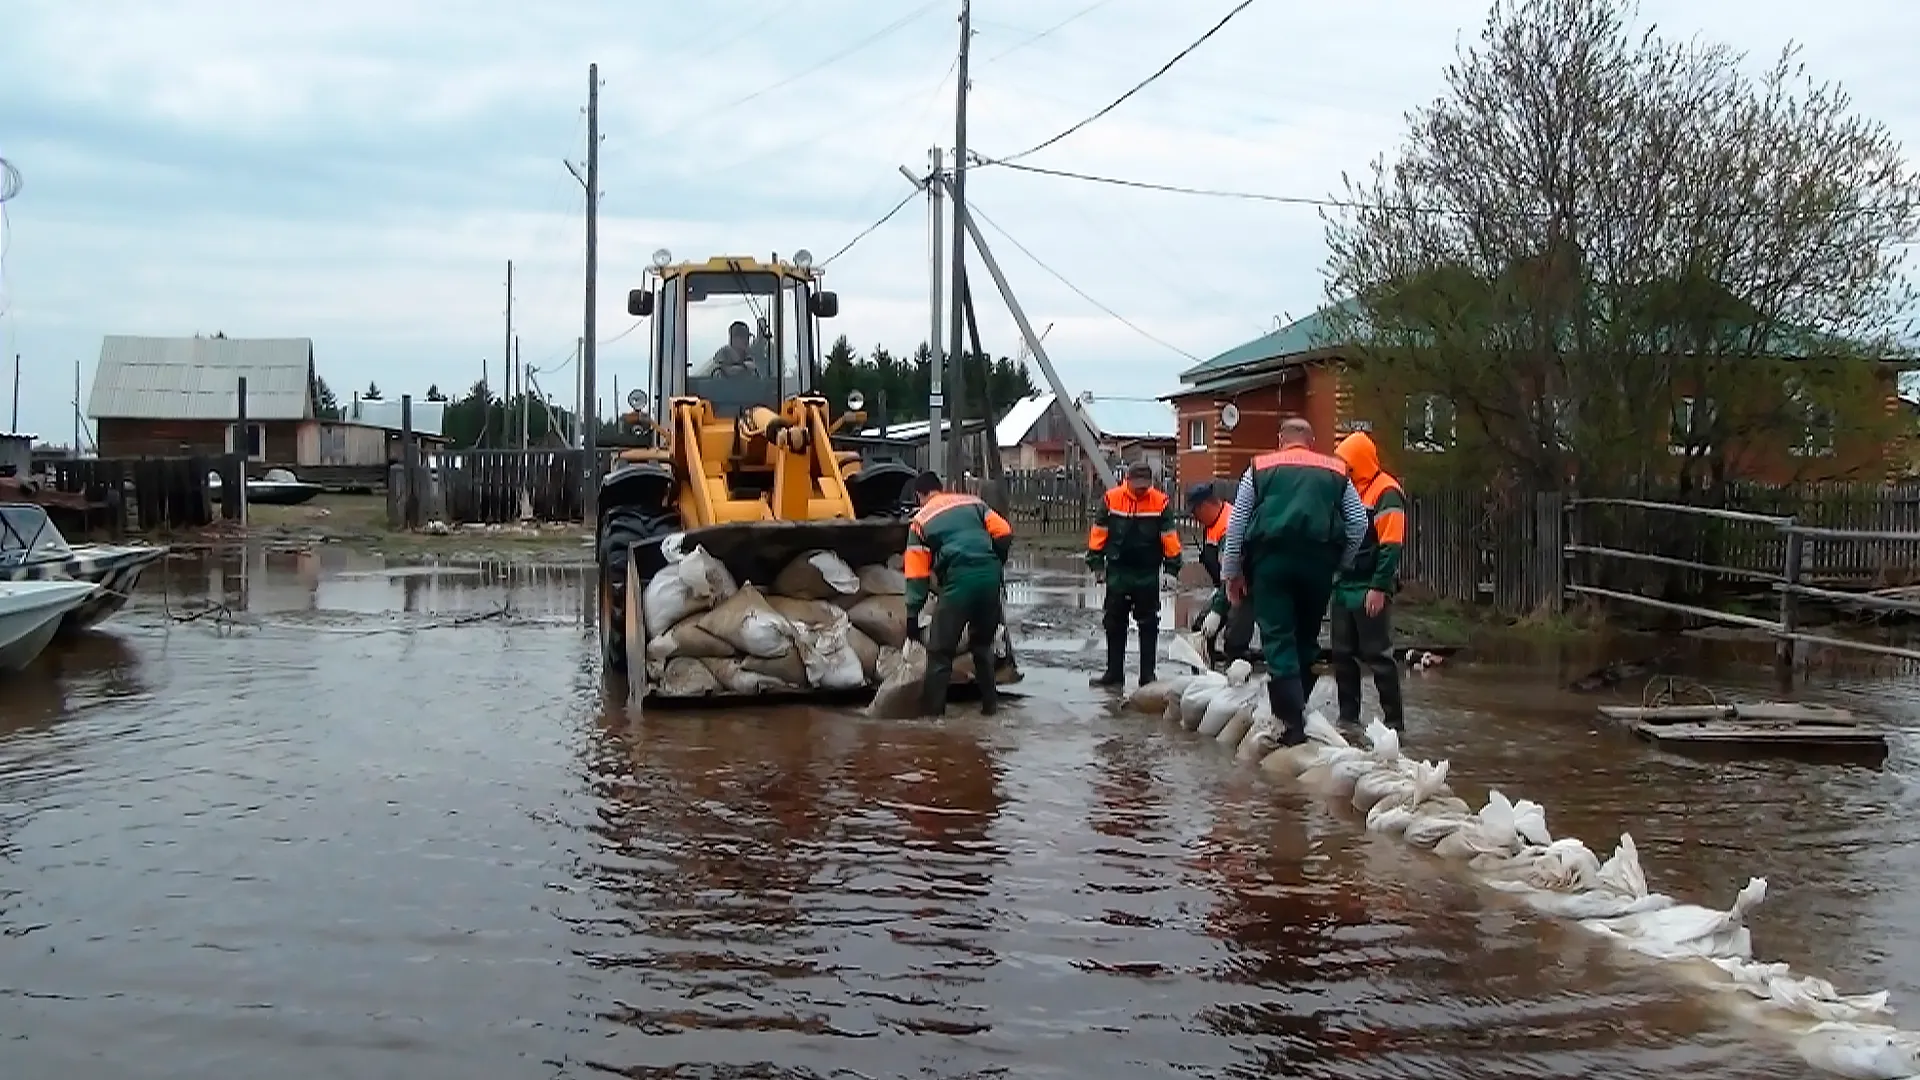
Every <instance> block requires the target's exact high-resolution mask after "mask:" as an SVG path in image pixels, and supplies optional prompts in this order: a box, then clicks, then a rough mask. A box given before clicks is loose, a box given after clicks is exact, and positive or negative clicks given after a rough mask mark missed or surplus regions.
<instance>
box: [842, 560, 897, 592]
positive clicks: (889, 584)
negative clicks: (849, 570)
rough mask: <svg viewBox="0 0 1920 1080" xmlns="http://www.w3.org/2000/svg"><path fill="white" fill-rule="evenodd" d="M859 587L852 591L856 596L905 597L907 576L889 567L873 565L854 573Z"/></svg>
mask: <svg viewBox="0 0 1920 1080" xmlns="http://www.w3.org/2000/svg"><path fill="white" fill-rule="evenodd" d="M855 576H856V577H857V578H858V579H859V582H860V587H859V588H858V589H856V590H854V593H855V595H857V596H905V595H906V593H907V575H906V574H904V573H902V572H901V571H899V570H896V569H894V568H893V567H891V566H884V565H882V564H880V563H874V564H872V565H870V566H863V567H861V568H860V569H859V570H857V571H855Z"/></svg>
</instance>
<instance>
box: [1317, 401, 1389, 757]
mask: <svg viewBox="0 0 1920 1080" xmlns="http://www.w3.org/2000/svg"><path fill="white" fill-rule="evenodd" d="M1333 452H1334V453H1335V454H1336V455H1337V456H1338V457H1339V458H1340V460H1342V461H1344V462H1346V463H1347V472H1348V475H1349V476H1351V477H1352V479H1353V486H1354V487H1355V488H1357V489H1359V492H1360V501H1361V502H1362V503H1364V504H1365V505H1366V508H1367V519H1368V527H1367V533H1366V537H1365V538H1364V539H1363V540H1362V541H1361V543H1360V553H1359V554H1358V555H1357V556H1355V557H1354V560H1353V566H1352V567H1350V568H1348V569H1346V570H1344V571H1342V572H1341V574H1340V577H1339V580H1338V581H1336V582H1335V584H1334V589H1333V604H1332V605H1331V610H1330V611H1329V613H1328V622H1329V623H1331V624H1332V625H1331V630H1332V633H1331V634H1330V637H1331V638H1332V644H1333V648H1332V649H1331V650H1330V651H1331V652H1332V654H1333V656H1332V659H1333V664H1332V667H1333V681H1334V685H1335V686H1337V687H1338V688H1339V690H1340V722H1341V723H1343V724H1350V725H1356V726H1357V725H1358V724H1359V723H1360V665H1362V664H1365V665H1366V666H1367V668H1368V669H1369V670H1370V671H1372V672H1373V686H1374V689H1375V690H1377V691H1379V693H1380V712H1381V714H1382V715H1381V719H1382V720H1384V721H1385V722H1386V725H1387V726H1388V727H1390V728H1392V729H1393V730H1395V731H1404V730H1406V720H1405V714H1404V710H1403V709H1402V708H1401V704H1400V669H1399V668H1398V667H1397V666H1395V664H1394V662H1393V626H1392V600H1393V594H1394V593H1396V592H1398V591H1399V589H1400V550H1401V546H1402V545H1403V544H1404V543H1405V542H1406V539H1407V503H1406V497H1405V494H1404V492H1402V491H1401V489H1400V481H1398V480H1395V479H1394V478H1393V476H1392V475H1391V474H1390V473H1388V472H1387V471H1386V470H1385V469H1382V468H1381V467H1380V451H1379V450H1378V449H1376V448H1375V447H1374V445H1373V440H1372V439H1371V438H1369V437H1368V436H1367V434H1366V433H1365V432H1363V431H1356V432H1354V433H1353V434H1351V435H1348V436H1347V437H1346V438H1344V439H1342V440H1340V445H1339V446H1336V447H1334V451H1333Z"/></svg>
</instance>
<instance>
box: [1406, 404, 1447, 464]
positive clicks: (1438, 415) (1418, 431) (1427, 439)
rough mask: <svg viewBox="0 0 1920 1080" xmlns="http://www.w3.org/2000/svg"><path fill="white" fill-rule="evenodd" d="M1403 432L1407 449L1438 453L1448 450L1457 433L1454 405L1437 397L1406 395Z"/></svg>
mask: <svg viewBox="0 0 1920 1080" xmlns="http://www.w3.org/2000/svg"><path fill="white" fill-rule="evenodd" d="M1405 431H1406V445H1407V449H1409V450H1418V451H1420V452H1421V453H1426V454H1438V453H1441V452H1442V451H1444V450H1446V449H1447V448H1448V447H1451V446H1452V445H1453V443H1454V439H1455V438H1456V436H1457V435H1458V434H1459V431H1458V428H1457V425H1456V424H1455V418H1454V408H1453V402H1451V401H1449V400H1447V398H1446V397H1444V396H1443V395H1440V394H1408V395H1407V423H1406V428H1405Z"/></svg>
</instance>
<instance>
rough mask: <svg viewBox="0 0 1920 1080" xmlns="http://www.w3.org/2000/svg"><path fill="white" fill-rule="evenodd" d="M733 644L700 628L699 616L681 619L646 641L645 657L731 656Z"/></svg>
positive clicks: (655, 658) (667, 658)
mask: <svg viewBox="0 0 1920 1080" xmlns="http://www.w3.org/2000/svg"><path fill="white" fill-rule="evenodd" d="M733 653H734V649H733V646H731V645H729V644H727V643H726V642H724V641H721V640H720V639H719V638H717V637H714V636H713V635H712V634H709V633H707V632H706V631H705V630H702V629H700V616H699V615H697V614H696V615H694V616H693V617H692V618H690V619H682V620H681V621H680V622H679V623H678V624H676V625H674V626H671V627H668V628H667V632H666V633H664V634H661V635H659V636H658V637H655V638H654V639H653V640H652V641H649V642H647V659H649V660H671V659H673V658H674V657H676V656H689V657H693V658H695V659H706V658H713V657H722V656H732V655H733Z"/></svg>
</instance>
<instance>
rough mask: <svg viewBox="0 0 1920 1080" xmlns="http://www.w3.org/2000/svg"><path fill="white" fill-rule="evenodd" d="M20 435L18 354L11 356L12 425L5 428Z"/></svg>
mask: <svg viewBox="0 0 1920 1080" xmlns="http://www.w3.org/2000/svg"><path fill="white" fill-rule="evenodd" d="M7 430H8V431H11V432H13V433H14V434H15V435H18V434H20V354H19V353H14V354H13V423H12V425H10V426H9V427H8V428H7Z"/></svg>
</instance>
